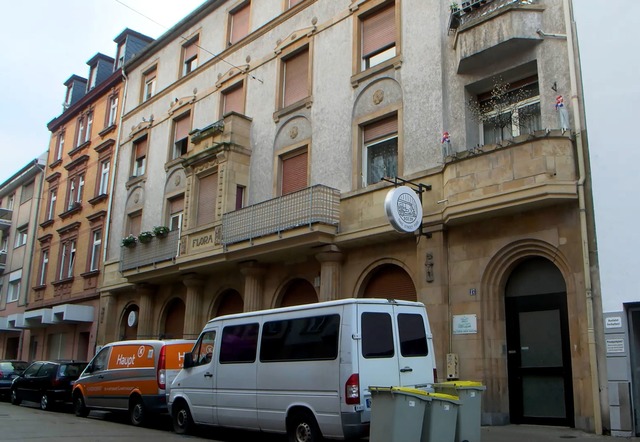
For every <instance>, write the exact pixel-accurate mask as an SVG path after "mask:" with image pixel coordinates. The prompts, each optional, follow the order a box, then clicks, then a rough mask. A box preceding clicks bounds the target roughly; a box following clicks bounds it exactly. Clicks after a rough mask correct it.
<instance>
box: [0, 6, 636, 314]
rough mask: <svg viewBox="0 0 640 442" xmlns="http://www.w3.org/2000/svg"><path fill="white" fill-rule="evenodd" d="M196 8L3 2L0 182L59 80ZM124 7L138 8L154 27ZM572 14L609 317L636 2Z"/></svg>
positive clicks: (622, 255)
mask: <svg viewBox="0 0 640 442" xmlns="http://www.w3.org/2000/svg"><path fill="white" fill-rule="evenodd" d="M323 1H332V0H323ZM443 1H445V0H443ZM558 1H560V0H558ZM202 2H203V0H179V1H175V0H120V1H118V0H89V1H87V0H30V1H24V0H22V1H20V0H11V1H5V2H3V5H2V8H3V11H2V12H3V14H2V15H3V17H4V20H3V23H2V26H0V42H2V43H0V44H1V45H2V56H1V57H0V72H2V73H3V75H2V80H3V84H4V85H5V87H4V90H3V98H2V102H3V104H4V105H3V106H2V109H1V110H0V152H2V156H1V157H0V184H1V183H3V182H5V181H6V180H7V179H8V178H10V177H11V176H12V175H13V174H14V173H16V172H17V171H18V170H19V169H21V168H22V167H23V166H25V165H26V164H27V163H28V162H30V161H31V160H33V159H34V158H36V157H38V156H39V155H40V154H41V153H44V152H45V151H46V150H47V147H48V143H49V136H50V134H49V132H48V131H47V127H46V125H47V123H48V122H49V121H51V120H52V119H53V118H55V117H56V116H58V115H60V113H61V111H62V101H63V99H64V93H65V88H64V86H63V83H64V82H65V81H66V80H67V79H68V78H69V77H70V76H71V75H72V74H77V75H80V76H82V77H86V76H87V74H88V66H87V64H86V62H87V61H88V60H89V59H90V58H91V57H93V56H94V55H95V54H96V53H97V52H102V53H104V54H106V55H108V56H110V57H115V50H116V46H115V43H114V42H113V39H114V38H115V37H116V36H117V35H118V34H120V32H122V31H123V30H124V29H125V28H127V27H128V28H131V29H134V30H136V31H138V32H141V33H143V34H146V35H148V36H150V37H153V38H157V37H158V36H160V35H161V34H162V33H163V32H165V31H166V30H167V29H168V28H170V27H171V26H173V25H174V24H175V23H176V22H178V21H179V20H180V19H182V18H184V17H185V16H186V15H187V14H188V13H189V12H191V11H193V10H194V9H195V8H196V7H197V6H199V5H200V4H202ZM122 3H124V5H127V6H129V7H130V8H129V7H127V6H124V5H123V4H122ZM132 9H134V10H136V11H144V12H145V14H146V15H147V16H149V17H151V18H152V19H153V20H154V21H156V22H158V23H160V24H161V25H162V26H159V25H157V24H156V23H154V22H153V21H151V20H149V19H147V18H145V17H142V16H141V15H139V14H137V13H136V12H134V11H132ZM574 9H575V19H576V23H577V25H578V33H579V44H580V55H581V62H582V73H583V83H584V86H585V105H586V113H587V129H588V133H589V146H590V151H591V167H592V172H593V181H594V197H595V202H596V222H597V232H598V249H599V250H598V251H599V256H600V274H601V278H602V286H603V297H604V298H605V301H604V310H605V311H616V310H620V309H621V308H622V302H624V301H632V300H640V295H637V294H636V292H635V290H634V289H633V287H634V286H635V280H634V278H633V277H634V276H635V275H636V274H637V273H638V263H640V258H638V253H637V251H638V250H640V234H639V233H638V230H639V227H638V224H639V223H640V221H639V220H640V202H639V201H640V197H639V196H638V191H637V189H635V186H634V185H635V183H636V181H635V178H637V177H638V175H640V174H639V167H638V166H639V165H640V146H639V144H640V143H638V137H637V136H636V135H634V133H635V129H634V127H636V124H638V114H639V110H638V109H639V106H638V105H639V104H640V82H639V81H638V76H639V75H640V74H639V73H640V57H638V56H637V53H638V50H637V35H638V29H639V28H640V1H629V0H574ZM563 55H564V54H563ZM565 101H568V100H565ZM622 129H630V130H631V133H629V134H626V133H625V132H624V131H623V130H622Z"/></svg>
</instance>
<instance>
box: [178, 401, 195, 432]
mask: <svg viewBox="0 0 640 442" xmlns="http://www.w3.org/2000/svg"><path fill="white" fill-rule="evenodd" d="M192 429H193V420H192V419H191V413H190V412H189V406H188V405H187V403H186V402H184V401H180V402H179V403H178V404H176V405H175V407H173V431H175V432H176V433H177V434H189V433H191V430H192Z"/></svg>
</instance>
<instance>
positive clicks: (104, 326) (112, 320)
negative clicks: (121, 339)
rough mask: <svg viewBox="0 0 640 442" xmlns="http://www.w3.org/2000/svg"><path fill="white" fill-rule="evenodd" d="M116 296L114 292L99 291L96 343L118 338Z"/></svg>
mask: <svg viewBox="0 0 640 442" xmlns="http://www.w3.org/2000/svg"><path fill="white" fill-rule="evenodd" d="M117 307H118V296H117V295H116V294H115V293H114V292H102V293H100V312H99V316H98V336H97V340H96V344H97V345H104V344H107V343H109V342H113V341H116V340H118V324H117V322H118V311H117Z"/></svg>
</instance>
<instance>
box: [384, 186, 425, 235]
mask: <svg viewBox="0 0 640 442" xmlns="http://www.w3.org/2000/svg"><path fill="white" fill-rule="evenodd" d="M384 211H385V212H386V214H387V219H388V220H389V223H390V224H391V226H392V227H393V228H394V229H396V230H397V231H398V232H400V233H411V232H415V231H416V230H418V227H420V223H421V222H422V202H421V201H420V198H419V197H418V195H417V194H416V192H414V191H413V190H412V189H411V188H410V187H407V186H400V187H396V188H395V189H391V190H390V191H389V193H387V197H386V198H385V199H384Z"/></svg>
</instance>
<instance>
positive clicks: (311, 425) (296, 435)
mask: <svg viewBox="0 0 640 442" xmlns="http://www.w3.org/2000/svg"><path fill="white" fill-rule="evenodd" d="M288 421H289V422H288V425H287V436H288V437H289V442H320V441H321V440H322V434H321V433H320V428H319V427H318V423H317V422H316V419H315V418H314V417H313V415H312V414H311V413H310V412H308V411H303V412H298V413H295V414H293V415H292V416H291V417H290V418H289V419H288Z"/></svg>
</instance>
